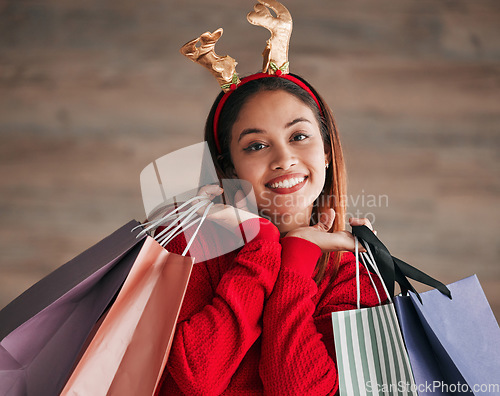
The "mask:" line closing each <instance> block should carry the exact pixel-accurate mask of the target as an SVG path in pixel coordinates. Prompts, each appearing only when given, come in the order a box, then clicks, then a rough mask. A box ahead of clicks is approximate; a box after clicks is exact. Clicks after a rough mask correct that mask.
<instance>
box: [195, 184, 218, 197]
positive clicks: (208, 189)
mask: <svg viewBox="0 0 500 396" xmlns="http://www.w3.org/2000/svg"><path fill="white" fill-rule="evenodd" d="M223 191H224V190H223V189H222V188H221V187H220V186H219V185H217V184H208V185H206V186H203V187H202V188H200V190H199V191H198V195H199V196H202V197H207V198H208V199H210V200H212V199H214V198H215V197H217V196H219V195H221V194H222V193H223Z"/></svg>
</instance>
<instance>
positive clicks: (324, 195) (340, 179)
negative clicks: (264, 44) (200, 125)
mask: <svg viewBox="0 0 500 396" xmlns="http://www.w3.org/2000/svg"><path fill="white" fill-rule="evenodd" d="M293 76H294V77H296V78H298V79H300V80H301V81H303V82H304V84H306V85H307V86H308V87H309V88H310V89H311V91H312V92H313V94H314V95H315V96H316V98H317V99H318V102H319V104H320V107H321V108H320V109H318V106H317V104H316V102H315V100H314V99H313V98H312V97H311V95H310V94H309V93H308V92H307V91H305V90H304V89H302V88H301V87H300V86H298V85H297V84H295V83H294V82H292V81H289V80H286V79H284V78H279V77H276V78H261V79H257V80H253V81H249V82H247V83H245V84H243V85H242V86H240V87H238V88H237V89H236V90H235V91H234V92H233V93H232V94H231V96H229V98H228V99H227V101H226V103H225V104H224V107H223V109H222V111H221V114H220V118H219V125H218V131H217V133H218V138H219V142H220V147H221V152H220V154H218V153H217V147H216V143H215V139H214V130H213V120H214V115H215V111H216V108H217V105H218V103H219V101H220V100H221V99H222V97H223V95H224V93H223V92H221V93H220V94H219V95H218V96H217V98H216V99H215V102H214V104H213V105H212V109H211V110H210V113H209V115H208V118H207V122H206V125H205V140H206V141H207V143H208V146H209V148H210V152H211V154H212V159H213V162H214V164H215V168H216V170H217V173H218V175H219V177H220V178H221V179H228V178H231V177H232V174H233V173H232V170H233V169H234V167H233V162H232V160H231V153H230V151H229V147H230V143H231V132H232V127H233V124H234V123H235V122H236V120H237V118H238V115H239V113H240V111H241V108H242V107H243V105H244V104H245V103H246V102H247V101H248V99H250V98H251V97H252V96H253V95H255V94H257V93H258V92H263V91H277V90H282V91H285V92H288V93H290V94H292V95H294V96H295V97H296V98H298V99H299V100H301V101H302V102H303V103H304V104H305V105H307V106H308V107H309V108H310V109H311V110H312V111H313V113H314V114H315V116H316V119H317V121H318V125H319V126H320V131H321V136H322V138H323V143H324V145H325V152H329V153H331V156H330V164H329V167H328V169H327V170H326V177H325V185H324V187H323V191H322V192H321V194H320V196H319V197H318V198H317V199H316V202H315V204H314V208H313V213H312V216H311V225H314V224H316V223H317V222H318V219H319V216H320V214H321V213H322V212H323V211H324V210H325V209H326V208H333V209H334V210H335V214H336V215H335V222H334V224H333V227H332V228H331V229H330V232H334V231H342V230H343V229H344V226H345V224H344V222H345V219H344V217H345V205H344V197H345V196H346V172H345V164H344V157H343V154H342V146H341V144H340V139H339V135H338V131H337V127H336V125H335V120H334V118H333V115H332V112H331V110H330V108H329V107H328V106H327V105H326V103H325V101H324V100H323V98H321V96H320V95H319V94H318V93H317V91H316V90H315V89H314V88H313V87H312V86H311V85H310V84H309V83H308V82H307V81H305V80H304V79H303V78H301V77H299V76H297V75H293ZM340 258H341V253H340V252H335V253H334V272H335V273H336V272H337V269H338V265H339V263H340ZM329 260H330V253H323V255H322V256H321V258H320V259H319V260H318V263H317V265H316V269H317V274H316V276H315V281H316V282H317V283H319V281H320V280H321V279H322V278H323V276H324V273H325V269H326V266H327V264H328V261H329Z"/></svg>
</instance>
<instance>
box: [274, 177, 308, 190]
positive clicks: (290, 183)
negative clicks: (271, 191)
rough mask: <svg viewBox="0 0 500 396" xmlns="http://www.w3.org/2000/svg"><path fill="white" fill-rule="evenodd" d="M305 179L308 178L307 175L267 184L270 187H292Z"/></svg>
mask: <svg viewBox="0 0 500 396" xmlns="http://www.w3.org/2000/svg"><path fill="white" fill-rule="evenodd" d="M304 180H306V177H294V178H291V179H286V180H282V181H280V182H278V183H272V184H266V186H267V187H270V188H292V187H295V186H296V185H297V184H300V183H302V182H303V181H304Z"/></svg>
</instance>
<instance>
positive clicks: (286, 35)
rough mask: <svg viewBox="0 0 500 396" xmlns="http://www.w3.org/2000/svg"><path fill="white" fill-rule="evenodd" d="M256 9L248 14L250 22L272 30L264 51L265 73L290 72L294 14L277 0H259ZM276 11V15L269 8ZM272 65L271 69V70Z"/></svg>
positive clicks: (263, 68)
mask: <svg viewBox="0 0 500 396" xmlns="http://www.w3.org/2000/svg"><path fill="white" fill-rule="evenodd" d="M258 1H259V3H258V4H256V5H255V6H254V11H252V12H250V13H249V14H248V15H247V19H248V22H250V23H251V24H253V25H258V26H262V27H265V28H266V29H267V30H269V31H270V32H271V38H270V39H269V40H267V46H266V48H265V50H264V52H263V53H262V56H263V57H264V65H263V67H262V72H263V73H269V74H275V73H276V71H277V70H280V73H284V74H286V73H288V71H289V70H288V44H289V42H290V36H291V34H292V16H291V15H290V12H289V11H288V10H287V9H286V7H285V6H284V5H283V4H281V3H279V2H278V1H276V0H268V1H264V0H258ZM268 8H270V9H272V10H273V11H274V12H275V13H276V17H274V16H273V15H272V14H271V12H270V11H269V9H268ZM269 67H271V70H269Z"/></svg>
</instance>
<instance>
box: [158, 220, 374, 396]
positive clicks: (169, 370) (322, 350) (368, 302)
mask: <svg viewBox="0 0 500 396" xmlns="http://www.w3.org/2000/svg"><path fill="white" fill-rule="evenodd" d="M244 225H245V227H257V226H260V230H259V232H258V234H257V236H256V237H255V238H254V239H253V240H251V241H250V242H247V243H246V244H245V246H244V247H243V248H241V249H239V250H238V251H236V252H231V253H228V254H225V255H223V256H220V257H217V258H215V259H210V260H207V261H205V262H201V263H197V264H195V265H194V268H193V271H192V274H191V279H190V281H189V284H188V288H187V291H186V296H185V299H184V302H183V305H182V308H181V313H180V316H179V320H178V323H177V329H176V333H175V336H174V340H173V344H172V349H171V351H170V356H169V360H168V363H167V367H166V369H165V371H164V374H163V377H162V382H161V387H160V390H159V394H160V395H178V394H186V395H219V394H223V395H258V394H270V395H328V394H335V392H337V389H338V380H337V369H336V364H335V348H334V342H333V330H332V321H331V315H330V314H331V312H334V311H340V310H347V309H355V308H356V279H355V277H356V269H355V260H354V256H353V254H352V253H344V254H343V256H342V260H341V263H340V267H339V270H338V272H337V275H336V276H335V279H332V273H333V272H334V271H333V270H334V269H333V265H332V260H331V261H330V263H329V265H328V268H327V270H326V273H325V277H324V279H323V280H322V281H321V282H320V284H319V285H318V286H317V285H316V283H315V282H314V280H313V279H312V276H313V275H314V274H313V272H314V268H315V265H316V262H317V260H318V258H319V257H320V255H321V250H320V249H319V247H317V246H316V245H314V244H313V243H311V242H308V241H306V240H304V239H301V238H296V237H286V238H283V239H281V240H280V239H279V232H278V230H277V228H276V227H275V226H274V225H273V224H272V223H270V222H269V221H267V220H264V219H260V220H257V219H252V220H248V221H247V222H245V224H244ZM207 230H208V231H207ZM215 235H218V234H217V232H210V231H209V227H208V228H206V229H205V232H202V233H201V234H199V235H198V237H197V238H196V241H195V243H197V244H199V246H198V248H203V249H218V247H219V246H220V241H217V240H215V239H214V236H215ZM219 235H220V234H219ZM185 245H186V243H185V240H184V238H182V237H179V238H176V239H175V240H174V241H173V242H171V243H170V244H169V245H168V246H167V248H168V250H169V251H171V252H174V253H181V252H182V251H183V250H184V247H185ZM360 281H361V291H362V293H361V304H362V306H363V307H370V306H375V305H377V304H378V299H377V295H376V293H375V290H374V289H373V286H372V285H371V282H370V279H369V277H368V274H367V272H366V270H365V269H364V267H361V270H360ZM377 286H378V289H379V290H380V293H381V295H383V291H382V287H381V285H380V282H377Z"/></svg>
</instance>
